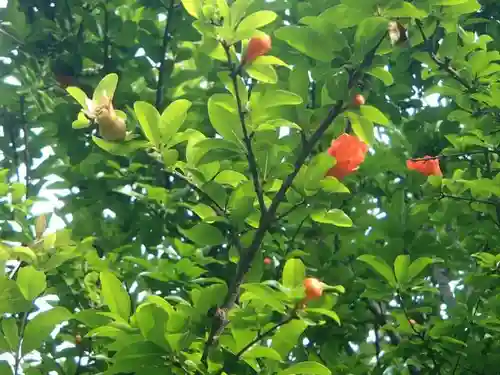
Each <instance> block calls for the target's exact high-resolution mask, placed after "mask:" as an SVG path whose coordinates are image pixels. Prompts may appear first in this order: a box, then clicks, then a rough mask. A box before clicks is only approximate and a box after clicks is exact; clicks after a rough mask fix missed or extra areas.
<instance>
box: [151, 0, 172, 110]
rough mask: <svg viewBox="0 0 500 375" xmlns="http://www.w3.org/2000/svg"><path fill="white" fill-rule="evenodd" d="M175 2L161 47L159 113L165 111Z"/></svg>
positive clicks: (169, 7) (156, 102)
mask: <svg viewBox="0 0 500 375" xmlns="http://www.w3.org/2000/svg"><path fill="white" fill-rule="evenodd" d="M174 10H175V8H174V0H170V4H169V6H168V8H167V20H166V21H165V22H166V25H165V31H164V33H163V42H162V45H161V63H160V68H159V69H158V83H157V86H156V101H155V107H156V109H157V110H158V111H160V110H162V109H163V98H164V96H165V74H166V71H165V70H166V67H167V57H166V54H167V51H168V43H169V42H170V40H171V39H172V38H171V35H170V27H171V25H172V20H173V15H174Z"/></svg>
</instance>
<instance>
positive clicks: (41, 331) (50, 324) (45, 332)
mask: <svg viewBox="0 0 500 375" xmlns="http://www.w3.org/2000/svg"><path fill="white" fill-rule="evenodd" d="M71 317H72V314H71V313H70V312H69V311H68V310H67V309H65V308H64V307H61V306H57V307H54V308H52V309H50V310H48V311H42V312H41V313H39V314H38V315H37V316H35V317H34V318H33V319H31V320H30V321H29V322H28V324H27V325H26V329H25V330H24V338H23V343H22V349H21V352H22V354H23V355H24V354H27V353H29V352H31V351H32V350H35V349H38V348H40V346H42V343H43V342H44V341H45V340H47V338H48V337H49V336H50V333H51V332H52V331H53V330H54V328H55V327H56V326H57V325H58V324H60V323H62V322H64V321H67V320H69V319H71Z"/></svg>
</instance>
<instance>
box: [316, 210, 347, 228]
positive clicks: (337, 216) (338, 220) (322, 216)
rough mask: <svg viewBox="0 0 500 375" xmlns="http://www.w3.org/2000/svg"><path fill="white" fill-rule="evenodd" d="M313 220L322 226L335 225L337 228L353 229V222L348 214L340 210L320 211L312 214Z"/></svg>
mask: <svg viewBox="0 0 500 375" xmlns="http://www.w3.org/2000/svg"><path fill="white" fill-rule="evenodd" d="M311 219H313V220H314V221H316V222H318V223H322V224H333V225H335V226H337V227H345V228H349V227H352V220H351V218H350V217H349V216H347V215H346V213H345V212H344V211H342V210H339V209H338V208H333V209H331V210H328V211H326V210H319V211H314V212H313V213H311Z"/></svg>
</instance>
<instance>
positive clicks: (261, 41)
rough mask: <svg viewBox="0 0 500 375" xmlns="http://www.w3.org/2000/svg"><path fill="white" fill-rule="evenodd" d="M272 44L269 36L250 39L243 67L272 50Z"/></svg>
mask: <svg viewBox="0 0 500 375" xmlns="http://www.w3.org/2000/svg"><path fill="white" fill-rule="evenodd" d="M271 44H272V43H271V37H270V36H269V35H263V36H259V37H254V38H252V39H250V42H248V47H247V51H246V53H245V56H243V61H242V65H244V64H251V63H252V61H254V60H255V59H256V58H257V57H259V56H262V55H265V54H266V53H268V52H269V50H270V49H271Z"/></svg>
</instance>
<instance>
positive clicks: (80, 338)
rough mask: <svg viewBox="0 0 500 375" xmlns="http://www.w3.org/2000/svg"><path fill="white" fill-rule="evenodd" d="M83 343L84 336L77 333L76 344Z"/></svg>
mask: <svg viewBox="0 0 500 375" xmlns="http://www.w3.org/2000/svg"><path fill="white" fill-rule="evenodd" d="M81 343H82V336H80V335H78V334H77V335H75V344H76V345H80V344H81Z"/></svg>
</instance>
